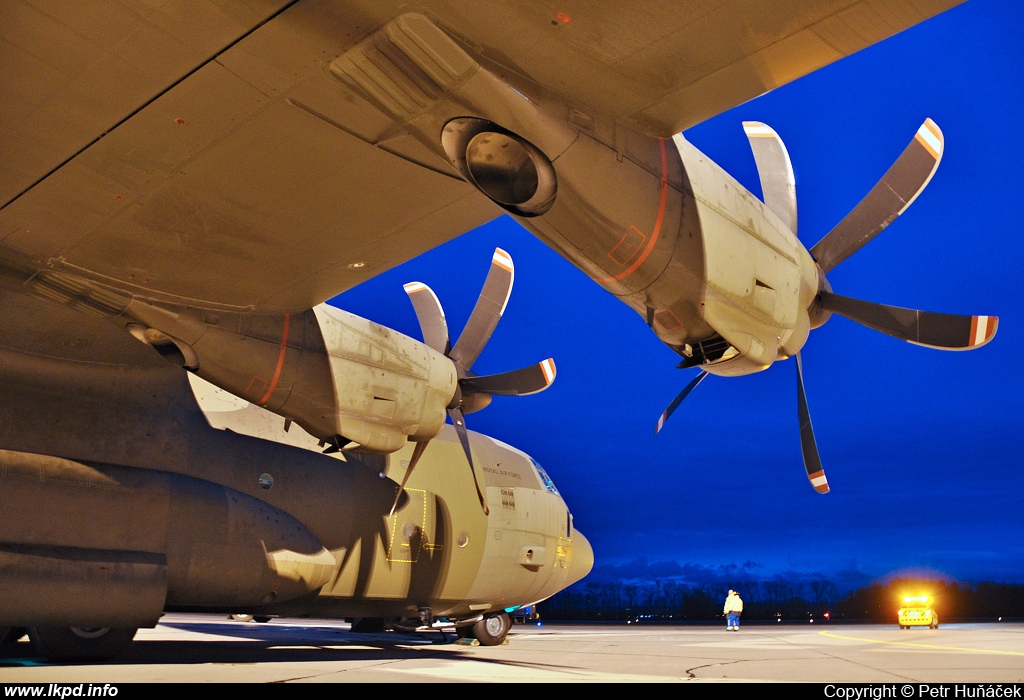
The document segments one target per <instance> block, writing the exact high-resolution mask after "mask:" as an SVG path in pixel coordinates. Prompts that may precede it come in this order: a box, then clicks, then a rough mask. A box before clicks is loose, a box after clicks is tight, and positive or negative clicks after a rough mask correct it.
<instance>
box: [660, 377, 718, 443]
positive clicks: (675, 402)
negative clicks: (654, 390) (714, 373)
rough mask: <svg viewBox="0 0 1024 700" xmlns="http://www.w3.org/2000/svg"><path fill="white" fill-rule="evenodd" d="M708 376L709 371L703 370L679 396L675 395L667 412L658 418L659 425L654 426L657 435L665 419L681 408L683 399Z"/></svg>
mask: <svg viewBox="0 0 1024 700" xmlns="http://www.w3.org/2000/svg"><path fill="white" fill-rule="evenodd" d="M706 376H708V373H707V372H706V371H702V372H701V373H700V374H698V375H697V376H696V377H694V378H693V381H691V382H690V383H689V384H687V385H686V388H685V389H683V390H682V391H680V392H679V396H677V397H675V398H674V399H673V400H672V403H670V404H669V405H668V408H666V409H665V412H664V413H662V414H661V418H659V419H658V425H657V427H655V428H654V434H655V435H657V434H658V433H660V432H661V429H662V428H664V427H665V421H667V420H668V417H669V416H671V415H672V414H673V413H674V412H675V410H676V409H677V408H679V404H681V403H682V402H683V399H685V398H686V397H687V396H689V395H690V392H691V391H693V390H694V389H696V388H697V385H698V384H700V383H701V382H702V381H704V377H706Z"/></svg>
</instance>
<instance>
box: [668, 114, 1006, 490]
mask: <svg viewBox="0 0 1024 700" xmlns="http://www.w3.org/2000/svg"><path fill="white" fill-rule="evenodd" d="M743 128H744V131H745V132H746V134H747V138H748V140H749V141H750V147H751V150H752V151H753V153H754V161H755V162H756V164H757V170H758V176H759V178H760V180H761V190H762V193H763V198H764V203H765V205H766V206H767V207H768V208H769V209H770V210H771V211H772V212H774V213H775V214H776V215H777V216H778V217H779V219H780V220H781V221H782V222H783V223H785V224H786V225H787V226H789V227H790V229H791V230H792V231H793V233H794V234H795V233H796V221H797V216H796V184H795V183H796V180H795V178H794V176H793V166H792V163H791V162H790V159H789V153H788V152H787V151H786V147H785V145H784V144H783V143H782V139H780V138H779V136H778V134H776V133H775V131H774V130H773V129H771V127H769V126H767V125H765V124H762V123H760V122H744V123H743ZM942 149H943V138H942V132H941V131H940V130H939V127H938V126H937V125H936V124H935V122H933V121H932V120H931V119H926V120H925V122H924V124H922V125H921V128H919V129H918V130H917V133H916V134H914V138H913V139H912V140H911V142H910V144H909V145H908V146H907V147H906V149H904V151H903V153H902V154H901V155H900V157H899V158H897V159H896V162H895V163H893V165H892V167H890V168H889V170H888V171H887V172H886V173H885V175H883V176H882V179H881V180H879V181H878V183H876V184H875V186H874V187H873V188H871V191H870V192H868V194H867V195H866V196H865V197H864V199H862V200H861V201H860V203H859V204H857V206H856V207H854V208H853V210H852V211H851V212H850V213H849V214H847V215H846V216H845V217H844V218H843V220H842V221H840V222H839V223H838V224H837V225H836V226H835V228H833V229H832V230H831V231H829V232H828V234H826V235H825V236H824V237H823V238H822V239H821V240H820V241H819V242H818V243H817V244H816V245H815V246H814V247H813V248H811V249H810V253H811V257H813V258H814V261H815V262H816V263H817V265H818V271H819V275H818V277H819V280H820V287H819V290H818V294H817V296H816V297H815V299H814V302H813V303H812V306H811V309H810V312H811V314H812V316H816V317H818V318H821V319H823V320H822V322H824V319H827V318H828V316H829V315H830V314H832V313H837V314H839V315H841V316H845V317H846V318H848V319H850V320H851V321H856V322H857V323H859V324H861V325H864V326H867V327H868V328H872V329H874V330H876V331H880V332H882V333H886V334H888V335H891V336H893V337H895V338H899V339H900V340H905V341H907V342H910V343H915V344H917V345H924V346H926V347H931V348H938V349H942V350H971V349H974V348H978V347H981V346H982V345H984V344H985V343H987V342H988V341H990V340H992V338H993V337H994V336H995V334H996V327H997V326H998V323H999V319H998V318H996V317H995V316H958V315H954V314H942V313H935V312H931V311H918V310H916V309H903V308H899V307H896V306H887V305H885V304H878V303H875V302H870V301H861V300H859V299H853V298H850V297H844V296H840V295H839V294H835V293H833V292H832V290H831V286H830V285H829V284H828V281H827V280H826V279H825V273H827V272H829V271H830V270H832V269H834V268H835V267H836V266H837V265H839V264H840V263H842V262H843V261H844V260H846V259H847V258H849V257H850V256H851V255H853V254H854V253H856V252H857V251H858V250H860V249H861V248H863V247H864V246H865V245H866V244H867V243H868V242H870V241H871V240H872V239H873V238H874V237H875V236H877V235H878V234H879V233H881V232H882V230H883V229H885V227H887V226H888V225H889V224H891V223H892V222H893V221H894V220H895V219H896V217H898V216H899V215H900V214H902V213H903V212H904V211H906V209H907V207H909V206H910V205H911V203H913V201H914V200H915V199H916V198H917V196H918V195H919V194H921V191H922V190H924V188H925V187H926V186H927V185H928V182H929V181H930V180H931V178H932V175H934V174H935V169H936V168H937V167H938V166H939V161H940V160H941V159H942ZM819 325H820V324H819ZM706 375H707V372H706V371H701V373H700V374H698V375H697V377H696V378H695V379H694V380H693V381H691V382H690V383H689V384H688V385H687V386H686V388H685V389H683V390H682V391H681V392H680V393H679V395H678V396H676V398H675V399H674V400H673V401H672V403H671V404H669V406H668V408H667V409H665V412H664V413H662V414H661V417H660V418H659V419H658V424H657V427H656V428H655V431H654V432H655V434H657V433H658V432H660V431H661V429H662V427H663V426H664V425H665V421H666V420H668V417H669V416H670V415H672V413H673V412H674V411H675V410H676V408H678V407H679V404H680V403H682V401H683V399H685V398H686V397H687V396H688V395H689V394H690V392H691V391H693V389H694V388H696V386H697V385H698V384H699V383H700V382H701V380H703V379H704V377H705V376H706ZM796 382H797V415H798V418H799V423H800V446H801V451H802V453H803V461H804V468H805V469H806V470H807V478H808V480H809V481H810V482H811V486H813V487H814V489H815V490H816V491H817V492H818V493H828V491H829V487H828V480H827V479H826V478H825V472H824V469H823V468H822V466H821V457H820V456H819V454H818V446H817V443H816V442H815V439H814V430H813V429H812V427H811V416H810V411H809V410H808V408H807V396H806V394H805V393H804V378H803V360H802V358H801V356H800V353H799V352H798V353H797V354H796Z"/></svg>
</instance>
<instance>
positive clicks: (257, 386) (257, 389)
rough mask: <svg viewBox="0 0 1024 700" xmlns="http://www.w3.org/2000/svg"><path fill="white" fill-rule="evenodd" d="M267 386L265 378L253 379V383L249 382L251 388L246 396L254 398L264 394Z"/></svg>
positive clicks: (247, 389) (246, 392)
mask: <svg viewBox="0 0 1024 700" xmlns="http://www.w3.org/2000/svg"><path fill="white" fill-rule="evenodd" d="M266 386H267V380H266V379H264V378H263V377H253V378H252V381H251V382H249V386H248V387H246V389H245V395H246V396H252V397H253V398H255V397H257V396H259V395H260V394H262V393H263V389H264V387H266Z"/></svg>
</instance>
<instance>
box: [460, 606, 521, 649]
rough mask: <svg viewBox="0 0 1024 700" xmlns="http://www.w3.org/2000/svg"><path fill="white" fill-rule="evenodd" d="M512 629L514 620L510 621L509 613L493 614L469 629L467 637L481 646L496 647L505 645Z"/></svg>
mask: <svg viewBox="0 0 1024 700" xmlns="http://www.w3.org/2000/svg"><path fill="white" fill-rule="evenodd" d="M510 629H512V620H511V619H509V616H508V613H504V612H500V613H492V614H490V615H487V616H485V617H484V618H483V619H481V620H478V621H477V622H475V623H474V624H473V626H472V627H470V628H469V629H467V630H466V632H467V634H466V636H467V637H469V638H471V639H475V640H477V641H478V642H480V646H485V647H494V646H498V645H499V644H502V643H504V641H505V638H506V637H507V636H508V631H509V630H510Z"/></svg>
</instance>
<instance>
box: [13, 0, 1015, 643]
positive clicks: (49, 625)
mask: <svg viewBox="0 0 1024 700" xmlns="http://www.w3.org/2000/svg"><path fill="white" fill-rule="evenodd" d="M955 4H957V3H956V2H955V0H917V1H915V2H914V3H887V4H885V6H884V8H882V9H884V12H882V9H880V8H879V7H878V6H876V5H877V4H876V3H874V2H871V1H870V0H804V1H802V2H795V3H787V4H785V5H784V6H780V5H778V4H775V3H765V2H763V1H759V0H724V1H723V2H719V3H716V4H713V5H707V4H706V3H697V4H691V3H677V4H675V5H671V6H668V7H665V6H663V5H661V4H659V3H656V2H653V1H651V2H647V1H644V0H640V1H638V2H634V3H627V4H622V5H620V4H618V3H607V4H599V5H597V6H590V5H581V6H579V9H578V11H577V10H576V9H575V8H576V5H575V4H573V5H572V8H553V7H552V6H550V5H549V4H548V3H544V2H505V1H504V0H498V1H497V2H493V3H490V4H489V5H488V6H487V8H486V11H481V10H480V8H479V6H478V5H477V4H476V3H471V2H468V0H451V1H449V2H443V3H442V2H417V3H398V2H390V1H387V0H385V1H381V0H373V1H372V2H370V1H366V2H362V1H359V0H336V1H332V0H292V1H287V0H266V2H261V3H252V4H245V5H241V6H239V5H237V4H224V3H222V2H218V0H200V1H199V2H196V3H192V4H190V5H188V6H187V7H186V6H185V5H183V4H177V3H171V4H167V5H164V6H161V7H159V8H156V9H154V8H152V7H150V5H149V4H147V3H141V2H139V3H134V2H120V3H116V4H114V3H106V2H99V1H96V2H80V3H73V4H67V3H59V2H53V3H47V2H42V3H40V2H29V0H14V1H13V2H9V3H6V4H5V5H4V8H3V10H0V13H2V14H3V21H2V22H0V27H3V32H4V33H3V37H4V42H0V55H2V56H3V59H4V61H5V63H4V65H6V66H12V67H13V68H12V69H11V70H6V71H4V81H5V83H4V85H5V96H6V97H5V110H4V114H3V116H2V117H0V119H2V120H3V121H2V126H3V128H2V129H0V133H2V134H3V137H2V139H3V141H2V143H0V145H2V148H3V152H4V153H5V154H6V155H5V159H4V168H2V169H0V273H2V274H0V280H2V286H0V331H2V341H0V342H2V347H0V357H2V361H0V465H2V472H0V503H2V504H3V508H2V509H0V625H3V626H5V627H9V628H13V629H14V630H15V632H14V634H20V633H21V631H22V630H23V629H26V628H27V630H28V633H29V636H30V638H31V640H32V642H33V643H34V644H35V646H36V647H37V649H38V650H39V652H40V653H42V654H44V655H46V656H48V657H50V658H51V659H55V660H69V659H70V660H82V659H98V658H108V657H110V656H113V655H115V654H117V653H118V652H119V651H121V650H122V649H124V648H125V647H126V646H127V645H128V643H129V642H130V641H131V639H132V637H133V635H134V634H135V631H136V629H137V628H139V627H145V626H153V625H155V624H156V622H157V620H158V619H159V617H160V615H161V614H162V613H163V612H165V611H199V612H216V613H245V614H253V615H260V616H274V615H289V616H292V615H294V616H311V615H316V616H336V617H342V618H349V619H352V620H359V621H361V622H360V623H358V624H366V625H371V624H373V625H378V624H379V625H384V624H388V623H389V624H391V625H393V626H395V627H396V628H399V629H406V628H415V627H417V626H419V625H424V624H431V623H433V622H434V621H437V620H441V621H442V622H444V623H446V624H450V625H453V626H455V627H456V628H457V629H460V630H461V631H462V634H464V635H467V636H474V637H476V638H477V639H478V640H480V642H481V643H485V644H497V643H500V642H502V641H503V640H504V639H505V636H506V634H507V633H508V630H509V617H508V611H509V610H513V609H515V608H517V607H520V606H525V605H529V604H533V603H536V602H538V601H542V600H544V599H546V598H548V597H550V596H551V595H553V594H554V593H556V592H557V591H559V590H561V589H562V588H564V587H565V586H568V585H570V584H571V583H573V582H575V581H578V580H580V579H581V578H583V577H584V576H585V575H586V574H587V573H588V572H589V570H590V568H591V566H592V564H593V553H592V551H591V549H590V546H589V544H588V542H587V540H586V539H585V538H584V537H583V536H582V535H581V534H580V533H579V531H577V530H576V528H575V525H574V523H573V521H572V517H571V516H570V514H569V512H568V509H567V507H566V505H565V502H564V501H563V500H562V498H561V496H560V494H559V493H558V490H557V489H556V488H555V486H554V484H553V483H552V481H551V479H550V478H549V477H548V476H547V474H546V473H545V472H544V470H543V469H541V468H540V466H539V465H538V464H537V463H536V462H534V461H533V460H532V459H530V458H529V457H528V456H527V455H525V454H523V453H522V452H519V451H518V450H516V449H514V448H512V447H510V446H508V445H504V444H501V443H499V442H497V441H495V440H492V439H490V438H487V437H485V436H483V435H479V434H476V433H472V432H470V431H468V430H467V429H466V421H465V415H466V414H468V413H471V412H473V411H476V410H480V409H482V408H484V407H485V406H486V405H487V404H488V403H489V401H490V397H491V396H493V395H496V394H497V395H522V394H529V393H533V392H536V391H540V390H542V389H544V388H545V387H547V386H548V385H549V384H550V383H551V381H552V380H553V379H554V363H553V362H552V361H550V360H546V361H544V362H541V363H539V364H538V365H535V366H532V367H528V368H524V369H522V370H515V371H512V372H506V373H502V374H497V375H489V376H477V375H476V374H474V373H473V371H472V366H473V363H474V360H475V359H476V357H477V356H478V355H479V353H480V350H481V349H482V348H483V346H484V344H485V343H486V342H487V340H488V338H489V337H490V335H491V332H492V331H493V329H494V326H495V324H496V323H497V321H498V319H499V318H500V316H501V313H502V311H503V310H504V306H505V303H506V302H507V300H508V295H509V292H510V289H511V283H512V262H511V259H510V258H509V257H508V256H507V254H504V253H503V251H500V250H498V251H496V253H495V256H494V258H493V260H492V267H491V272H490V273H489V274H488V277H487V281H486V282H485V284H484V290H483V292H482V293H481V295H480V299H479V301H478V304H477V307H476V309H475V310H474V312H473V314H472V316H471V318H470V320H469V322H468V324H467V326H466V328H465V329H464V330H463V332H462V334H461V335H460V337H459V339H458V341H457V342H456V343H455V344H454V345H452V344H451V343H450V340H449V332H448V329H447V325H446V323H445V320H444V314H443V312H442V311H441V307H440V304H439V303H438V301H437V299H436V297H435V296H434V295H433V293H432V292H430V290H429V288H428V287H427V286H426V285H423V284H420V283H410V284H409V285H407V287H406V291H407V292H408V293H409V296H410V299H411V300H412V302H413V305H414V308H415V310H416V313H417V316H418V318H419V322H420V327H421V330H422V334H423V342H419V341H417V340H414V339H411V338H408V337H405V336H402V335H401V334H398V333H395V332H394V331H391V330H390V329H387V328H385V327H382V326H380V325H377V324H374V323H371V322H369V321H366V320H364V319H361V318H358V317H356V316H353V315H351V314H347V313H345V312H343V311H341V310H339V309H335V308H332V307H330V306H327V305H326V304H324V303H323V302H324V301H325V300H326V299H329V298H331V297H333V296H335V295H337V294H338V293H340V292H342V291H344V290H346V289H350V288H352V287H353V286H355V285H356V284H358V283H359V282H361V281H363V280H365V279H368V278H369V277H370V276H372V275H374V274H377V273H379V272H380V271H382V270H385V269H388V268H390V267H393V266H395V265H397V264H399V263H401V262H404V261H406V260H409V259H411V258H413V257H415V256H416V255H418V254H420V253H422V252H424V251H426V250H428V249H431V248H433V247H435V246H437V245H439V244H440V243H443V242H445V241H447V240H450V239H452V238H454V237H455V236H457V235H459V234H461V233H463V232H465V231H468V230H470V229H472V228H474V227H476V226H478V225H480V224H482V223H484V222H486V221H488V220H490V219H492V218H494V217H495V216H498V215H500V214H502V213H506V212H507V213H510V214H511V215H512V216H514V217H515V218H516V220H517V221H519V222H520V223H521V224H522V225H524V226H525V227H526V228H528V229H529V230H530V231H531V232H533V233H534V234H536V235H537V236H538V237H539V238H540V239H541V240H543V241H545V242H546V243H548V244H549V245H551V246H552V247H553V248H554V249H555V250H556V251H558V252H559V253H561V254H562V255H564V256H565V257H566V258H567V259H569V260H570V261H572V262H573V263H574V264H575V265H577V266H578V267H579V268H580V269H581V270H583V271H584V272H585V273H587V274H588V275H589V276H590V277H591V278H593V279H594V280H595V281H596V282H598V283H599V284H600V285H602V286H603V287H604V288H605V289H607V290H609V291H610V292H611V293H613V294H615V295H617V296H619V297H620V298H621V299H622V301H623V302H624V303H626V304H628V305H629V306H630V307H631V308H634V309H635V310H636V311H637V312H638V313H640V314H641V315H642V316H643V318H645V319H646V321H647V322H648V324H649V325H650V327H651V328H652V329H653V331H654V332H655V333H656V334H657V336H658V337H659V338H660V339H661V340H662V341H663V342H665V343H666V344H667V345H668V346H670V347H671V348H672V349H673V350H675V351H676V352H678V353H679V355H680V357H681V362H680V364H681V366H683V367H694V368H699V370H700V374H699V375H698V379H696V380H694V382H691V385H690V386H689V387H687V388H686V389H684V391H683V393H682V394H680V397H679V398H678V399H677V401H675V402H673V404H672V405H671V406H670V407H669V409H668V410H667V411H666V413H665V414H664V415H663V419H662V421H659V428H660V427H661V425H662V424H663V423H664V419H665V418H667V417H668V415H669V414H670V413H671V412H672V411H673V410H674V409H675V408H676V406H678V404H679V401H681V400H682V398H683V397H685V395H686V394H687V393H688V392H689V390H690V389H692V387H693V386H695V384H696V382H697V381H699V380H700V379H701V378H703V377H704V376H705V373H712V374H719V375H743V374H748V373H751V372H757V371H761V370H764V369H766V368H768V367H769V366H770V365H771V364H772V363H773V362H774V361H775V360H778V359H786V358H789V357H793V356H796V357H797V360H798V361H797V367H798V374H797V377H798V407H799V411H800V416H801V438H802V439H801V442H802V445H803V453H804V461H805V466H806V468H807V473H808V477H809V479H810V480H811V483H812V485H813V486H814V487H815V488H816V489H817V490H818V491H821V492H824V491H827V488H828V487H827V482H826V481H825V479H824V473H823V471H822V469H821V466H820V460H819V459H818V456H817V448H816V447H815V444H814V439H813V432H812V431H811V427H810V419H809V415H808V412H807V403H806V400H805V395H804V390H803V382H802V378H801V374H800V372H799V366H800V365H799V351H800V349H801V348H802V346H803V345H804V343H805V342H806V340H807V338H808V335H809V333H810V330H811V329H812V328H815V327H817V326H819V325H820V324H821V323H824V322H825V321H826V320H827V319H828V317H829V315H830V314H831V313H839V314H842V315H844V316H847V317H849V318H851V319H853V320H855V321H858V322H860V323H863V324H865V325H868V326H869V327H872V328H875V329H877V330H881V331H883V332H886V333H889V334H891V335H894V336H896V337H899V338H903V339H905V340H908V341H910V342H915V343H920V344H923V345H929V346H934V347H943V348H959V349H967V348H972V347H977V346H979V345H981V344H983V343H985V342H987V341H988V340H990V339H991V338H992V336H993V335H994V333H995V329H996V320H995V319H994V318H992V317H986V316H973V317H972V316H968V317H958V316H949V315H941V314H933V313H927V312H919V311H913V310H904V309H896V308H893V307H887V306H883V305H880V304H875V303H870V302H863V301H858V300H854V299H850V298H847V297H843V296H840V295H838V294H835V293H833V292H832V291H831V288H830V286H829V284H828V281H827V279H826V277H825V274H826V273H827V272H828V271H829V270H830V269H832V268H833V267H835V265H838V264H839V263H840V262H842V261H843V260H845V259H846V258H847V257H849V256H850V255H851V254H852V253H854V252H856V250H858V249H859V248H860V247H861V246H863V245H864V244H865V243H867V242H868V241H869V240H870V239H871V238H873V237H874V236H875V235H877V234H878V233H879V232H880V231H881V230H882V229H883V228H884V227H885V226H886V225H888V223H889V222H891V221H892V220H893V219H894V218H895V217H896V216H897V215H899V214H900V213H902V211H903V210H904V209H906V207H907V206H909V204H910V203H911V202H912V201H913V199H914V197H915V196H916V195H917V193H918V192H920V190H921V189H922V188H923V187H924V186H925V184H927V181H928V179H929V178H930V177H931V175H932V173H933V172H934V169H935V167H936V166H937V164H938V161H939V158H940V156H941V151H942V137H941V133H940V132H939V130H938V128H937V127H936V126H935V125H934V124H932V123H931V122H926V123H925V124H924V125H923V126H922V127H921V129H920V130H919V131H918V133H917V135H916V136H915V138H914V140H913V141H912V142H911V144H910V146H908V148H907V150H906V151H905V152H904V154H903V155H902V156H900V158H899V159H898V160H897V162H896V164H895V165H894V166H893V167H892V168H891V169H890V171H889V172H888V173H887V174H886V175H885V176H884V177H883V179H882V181H881V182H880V183H879V185H878V186H876V187H875V189H873V190H872V191H871V192H870V193H869V195H868V196H867V197H866V198H865V200H864V201H863V202H862V204H861V205H858V207H857V208H855V209H854V210H853V212H851V214H850V215H849V216H848V217H846V219H844V220H843V221H842V222H841V223H840V224H839V225H838V226H837V227H836V228H835V229H834V230H833V231H832V232H830V233H829V234H828V235H826V236H825V237H824V238H823V239H822V240H821V242H819V243H818V244H817V245H815V246H814V247H813V248H811V249H810V251H808V250H807V249H806V248H805V247H804V246H803V245H802V244H801V243H800V242H799V240H798V239H797V238H796V235H795V229H796V206H795V188H794V180H793V176H792V168H791V166H790V164H789V158H788V155H786V151H785V148H784V146H783V145H782V142H781V140H779V139H778V137H777V136H776V135H775V133H774V132H773V131H772V130H771V129H770V128H768V127H766V126H764V125H762V124H759V123H749V124H747V125H746V128H747V133H748V136H749V137H750V140H751V145H752V147H753V149H754V154H755V159H756V161H757V165H758V168H759V171H760V175H761V182H762V189H763V192H764V202H763V203H762V202H761V201H759V200H757V199H756V198H755V197H754V196H752V195H751V194H750V193H749V192H747V191H746V190H745V189H744V188H743V187H741V186H740V185H739V184H738V183H737V182H736V181H735V180H733V179H732V178H731V177H730V176H728V175H727V174H726V173H724V172H723V171H722V170H721V169H720V168H719V167H718V166H717V165H715V164H714V163H713V162H711V161H710V160H709V159H708V158H707V157H706V156H704V155H703V154H701V153H700V152H699V151H697V150H696V149H695V148H694V147H693V146H692V145H690V144H688V143H687V142H686V141H685V140H684V139H683V138H682V137H681V136H679V134H680V132H681V131H683V130H684V129H686V128H688V127H690V126H693V125H694V124H697V123H699V122H700V121H703V120H704V119H706V118H708V117H710V116H713V115H715V114H718V113H720V112H722V111H724V110H726V109H728V108H730V107H732V106H735V105H737V104H740V103H741V102H744V101H746V100H749V99H751V98H753V97H756V96H757V95H759V94H761V93H763V92H766V91H768V90H770V89H772V88H775V87H778V86H779V85H782V84H784V83H786V82H788V81H790V80H793V79H795V78H797V77H799V76H802V75H805V74H806V73H809V72H811V71H813V70H816V69H817V68H819V67H821V66H824V65H827V64H828V63H831V62H833V61H835V60H837V59H839V58H841V57H842V56H845V55H848V54H850V53H853V52H855V51H857V50H859V49H861V48H864V47H865V46H868V45H870V44H872V43H875V42H877V41H880V40H882V39H884V38H886V37H888V36H891V35H892V34H895V33H896V32H898V31H901V30H902V29H904V28H906V27H909V26H912V25H913V24H916V23H917V22H920V21H923V20H925V19H927V18H928V17H930V16H933V15H935V14H938V13H939V12H941V11H943V10H945V9H947V8H948V7H950V6H952V5H955ZM623 13H625V14H623ZM755 29H756V31H755ZM55 57H68V60H54V59H55ZM69 115H74V119H69V118H68V116H69ZM446 417H447V418H449V419H450V420H451V421H452V425H451V426H446V425H445V420H446ZM523 440H524V442H528V440H529V436H526V435H524V436H523ZM467 467H468V468H467ZM357 626H358V625H357Z"/></svg>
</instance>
